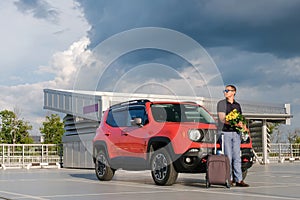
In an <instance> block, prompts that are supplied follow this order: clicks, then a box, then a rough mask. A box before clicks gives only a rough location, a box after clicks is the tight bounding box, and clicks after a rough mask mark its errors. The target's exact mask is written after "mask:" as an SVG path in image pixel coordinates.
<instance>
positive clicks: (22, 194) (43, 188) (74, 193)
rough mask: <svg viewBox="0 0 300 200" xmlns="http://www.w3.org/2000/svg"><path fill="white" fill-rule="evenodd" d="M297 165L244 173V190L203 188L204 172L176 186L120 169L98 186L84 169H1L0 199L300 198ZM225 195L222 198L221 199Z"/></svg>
mask: <svg viewBox="0 0 300 200" xmlns="http://www.w3.org/2000/svg"><path fill="white" fill-rule="evenodd" d="M299 169H300V162H298V163H296V162H295V163H280V164H269V165H259V164H255V165H254V166H253V167H252V168H251V169H250V170H249V172H248V176H247V178H246V182H247V183H249V184H250V187H249V188H241V187H231V188H230V189H227V188H225V187H223V186H212V187H211V188H209V189H207V188H205V181H204V177H205V176H204V174H180V175H179V177H178V180H177V182H176V184H174V185H172V186H157V185H155V184H154V182H153V180H152V178H151V174H150V171H139V172H128V171H124V170H119V171H117V172H116V174H115V176H114V178H113V180H111V181H106V182H100V181H98V180H97V178H96V176H95V174H94V171H93V170H87V169H64V168H62V169H30V170H26V169H7V170H1V171H0V199H22V200H27V199H28V200H29V199H39V200H52V199H57V200H60V199H76V200H77V199H79V200H80V199H82V200H92V199H97V200H98V199H101V200H102V199H122V200H129V199H130V200H135V199H139V200H140V199H143V200H146V199H172V200H177V199H178V200H182V199H205V200H218V199H220V200H221V199H222V200H224V199H233V198H234V199H243V200H250V199H251V200H252V199H255V198H259V199H285V200H296V199H297V200H299V198H300V170H299ZM224 195H226V196H224Z"/></svg>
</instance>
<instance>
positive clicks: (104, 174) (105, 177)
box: [95, 150, 115, 181]
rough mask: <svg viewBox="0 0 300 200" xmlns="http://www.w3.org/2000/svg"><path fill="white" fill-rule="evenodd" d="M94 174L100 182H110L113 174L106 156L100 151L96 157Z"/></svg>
mask: <svg viewBox="0 0 300 200" xmlns="http://www.w3.org/2000/svg"><path fill="white" fill-rule="evenodd" d="M95 172H96V176H97V178H98V179H99V180H100V181H110V180H111V179H112V178H113V176H114V174H115V170H114V169H112V168H111V167H110V166H109V163H108V160H107V155H106V154H105V153H104V152H103V151H102V150H100V151H99V152H98V154H97V156H96V160H95Z"/></svg>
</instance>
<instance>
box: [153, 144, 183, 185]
mask: <svg viewBox="0 0 300 200" xmlns="http://www.w3.org/2000/svg"><path fill="white" fill-rule="evenodd" d="M151 175H152V178H153V180H154V182H155V183H156V184H157V185H172V184H174V183H175V182H176V180H177V177H178V173H177V172H176V170H175V168H174V166H173V162H172V160H171V157H170V155H169V153H168V151H167V150H166V149H164V148H162V149H159V150H157V151H154V152H153V155H152V157H151Z"/></svg>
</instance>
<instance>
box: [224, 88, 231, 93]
mask: <svg viewBox="0 0 300 200" xmlns="http://www.w3.org/2000/svg"><path fill="white" fill-rule="evenodd" d="M230 91H231V92H233V91H234V90H227V89H226V90H223V92H226V93H228V92H230Z"/></svg>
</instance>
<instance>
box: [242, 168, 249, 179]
mask: <svg viewBox="0 0 300 200" xmlns="http://www.w3.org/2000/svg"><path fill="white" fill-rule="evenodd" d="M247 173H248V169H245V170H244V171H242V176H243V180H245V179H246V177H247Z"/></svg>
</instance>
